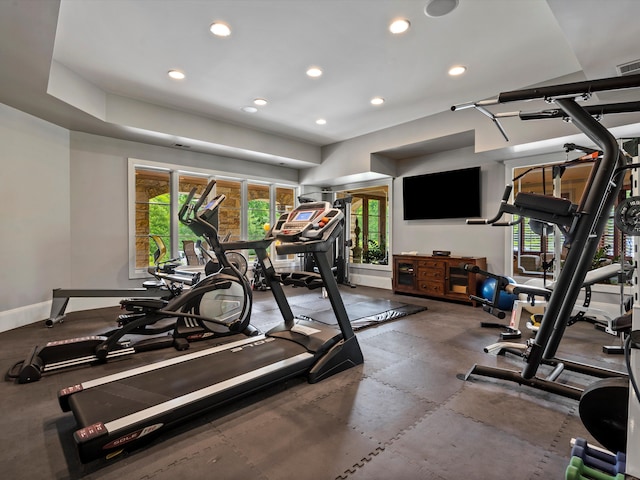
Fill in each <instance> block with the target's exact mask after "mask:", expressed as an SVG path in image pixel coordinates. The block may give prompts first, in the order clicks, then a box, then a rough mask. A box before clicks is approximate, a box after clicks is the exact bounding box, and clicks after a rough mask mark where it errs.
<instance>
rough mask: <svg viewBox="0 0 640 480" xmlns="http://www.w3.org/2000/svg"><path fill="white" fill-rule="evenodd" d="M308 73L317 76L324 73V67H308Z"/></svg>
mask: <svg viewBox="0 0 640 480" xmlns="http://www.w3.org/2000/svg"><path fill="white" fill-rule="evenodd" d="M307 75H309V76H310V77H313V78H316V77H319V76H320V75H322V69H321V68H320V67H309V68H308V69H307Z"/></svg>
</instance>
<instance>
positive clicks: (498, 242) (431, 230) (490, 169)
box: [393, 147, 510, 272]
mask: <svg viewBox="0 0 640 480" xmlns="http://www.w3.org/2000/svg"><path fill="white" fill-rule="evenodd" d="M475 166H480V167H481V173H480V179H481V180H480V181H481V189H480V191H481V195H482V207H481V214H482V217H485V218H490V217H493V216H494V215H495V213H496V212H497V211H498V205H499V203H500V199H501V197H502V191H503V189H504V185H505V176H504V166H503V165H502V163H498V162H496V161H495V160H493V159H492V158H490V156H487V155H483V154H475V153H474V152H473V148H472V147H468V148H463V149H458V150H452V151H449V152H443V153H438V154H434V155H429V156H426V157H419V158H414V159H411V160H403V161H400V162H398V178H396V179H395V180H394V183H393V253H395V254H399V253H401V252H411V251H417V252H419V253H425V254H430V253H431V252H432V251H433V250H449V251H451V254H452V255H456V256H470V257H486V258H487V264H488V265H487V266H488V269H489V270H490V271H496V272H504V268H505V264H507V262H506V260H505V258H506V256H507V252H508V251H509V250H508V249H505V239H507V238H508V233H509V232H510V229H505V228H497V227H490V226H485V225H467V224H466V222H465V219H443V220H404V219H403V212H402V193H403V192H402V177H404V176H411V175H421V174H424V173H433V172H441V171H445V170H456V169H460V168H468V167H475ZM459 195H464V192H460V191H456V186H455V185H446V186H443V194H442V201H443V202H446V201H447V198H448V196H459ZM507 230H508V231H509V232H508V231H507Z"/></svg>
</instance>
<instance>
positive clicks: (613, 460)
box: [571, 438, 627, 474]
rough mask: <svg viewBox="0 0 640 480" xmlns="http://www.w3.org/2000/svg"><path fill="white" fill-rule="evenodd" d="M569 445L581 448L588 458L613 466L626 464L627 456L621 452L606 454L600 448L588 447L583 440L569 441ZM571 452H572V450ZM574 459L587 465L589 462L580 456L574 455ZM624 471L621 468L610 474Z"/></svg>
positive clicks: (606, 452)
mask: <svg viewBox="0 0 640 480" xmlns="http://www.w3.org/2000/svg"><path fill="white" fill-rule="evenodd" d="M571 443H572V445H573V446H574V447H582V448H583V449H584V451H585V453H586V454H587V455H589V456H590V457H595V458H599V459H600V460H603V461H605V462H607V463H609V464H614V465H620V464H622V463H624V464H626V463H627V456H626V455H625V454H624V453H623V452H618V453H615V454H613V453H611V452H608V451H606V450H603V449H601V448H598V447H592V446H591V445H589V444H588V443H587V441H586V440H585V439H584V438H574V439H572V440H571ZM572 452H573V450H572ZM571 456H572V457H573V456H574V455H573V453H572V454H571ZM575 456H576V457H581V458H582V459H583V460H584V462H585V463H586V464H587V465H588V464H589V461H588V460H587V459H586V458H585V457H583V456H582V455H575ZM622 471H624V468H623V467H618V470H617V471H615V472H612V473H614V474H616V473H618V472H622Z"/></svg>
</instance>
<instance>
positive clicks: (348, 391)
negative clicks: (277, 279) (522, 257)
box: [0, 287, 624, 480]
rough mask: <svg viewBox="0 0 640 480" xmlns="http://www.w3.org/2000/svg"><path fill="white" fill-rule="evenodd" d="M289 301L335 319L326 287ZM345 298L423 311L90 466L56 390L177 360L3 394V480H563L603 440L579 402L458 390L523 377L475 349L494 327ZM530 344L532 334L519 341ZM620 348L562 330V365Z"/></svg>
mask: <svg viewBox="0 0 640 480" xmlns="http://www.w3.org/2000/svg"><path fill="white" fill-rule="evenodd" d="M285 291H286V293H287V295H288V296H289V300H290V303H291V305H292V308H293V310H294V313H296V314H302V315H307V316H310V317H313V312H314V311H322V310H326V309H327V308H329V301H328V300H327V299H323V298H322V297H321V295H320V291H319V290H314V291H307V290H303V289H300V288H292V287H285ZM341 292H342V296H343V299H344V302H345V303H346V304H351V303H356V302H363V301H367V299H381V298H386V299H390V300H397V301H400V302H405V303H411V304H418V305H424V306H426V307H427V310H425V311H423V312H420V313H417V314H414V315H411V316H407V317H403V318H399V319H395V320H391V321H388V322H386V323H383V324H380V325H377V326H373V327H369V328H366V329H363V330H360V331H358V333H357V338H358V340H359V343H360V345H361V348H362V350H363V353H364V357H365V362H364V364H363V365H360V366H358V367H356V368H352V369H350V370H348V371H345V372H342V373H340V374H338V375H335V376H333V377H331V378H329V379H327V380H324V381H322V382H320V383H317V384H308V383H306V382H305V381H304V380H303V379H300V380H291V381H288V382H286V383H285V384H283V385H279V386H277V387H273V388H270V389H269V390H268V391H266V392H262V393H260V394H255V395H253V396H252V397H250V398H247V399H244V400H242V401H239V402H237V403H235V404H233V405H230V406H228V407H226V408H224V409H221V410H218V411H215V412H210V413H207V414H206V415H203V416H201V417H200V418H196V419H194V420H192V421H188V422H185V423H184V424H183V425H181V426H180V427H178V428H176V429H174V430H173V431H171V432H168V433H166V434H164V435H163V436H162V437H160V439H159V440H157V441H155V442H154V443H152V444H150V445H148V446H146V447H144V448H142V449H140V450H137V451H135V452H132V453H130V454H128V455H126V456H121V457H118V458H115V459H113V460H110V461H99V462H94V463H93V464H88V465H82V464H81V463H80V462H79V460H78V458H77V453H76V451H75V448H74V444H73V440H72V434H73V431H74V430H75V422H74V419H73V417H72V415H71V414H69V413H64V412H62V411H61V409H60V407H59V406H58V402H57V393H58V391H59V390H60V389H61V388H63V387H67V386H69V385H73V384H75V383H79V382H82V381H86V380H89V379H92V378H96V377H99V376H103V375H105V374H108V373H113V372H116V371H121V370H125V369H129V368H132V367H134V366H138V365H142V364H145V363H149V362H153V361H157V360H160V359H163V358H168V357H171V356H176V355H180V354H181V352H176V351H175V350H169V349H167V350H161V351H156V352H148V353H143V354H138V355H135V356H132V357H130V358H127V359H123V360H119V361H114V362H112V363H109V364H106V365H101V366H95V367H83V368H80V369H76V370H74V371H66V372H62V373H57V374H52V375H49V376H46V377H44V378H42V379H41V380H40V381H38V382H35V383H31V384H25V385H18V384H15V383H13V382H9V381H6V382H3V383H2V384H1V385H0V405H1V406H2V412H3V415H2V416H1V419H0V443H1V445H2V449H1V450H0V467H1V469H2V476H3V478H10V479H24V478H37V479H67V478H71V479H75V478H89V479H118V480H123V479H172V480H175V479H199V478H217V479H224V480H230V479H242V480H248V479H269V480H281V479H282V480H284V479H295V480H304V479H309V480H323V479H350V480H356V479H362V480H365V479H366V480H373V479H380V480H389V479H394V480H404V479H406V480H416V479H434V480H460V479H468V480H474V479H506V478H509V479H510V480H520V479H522V480H529V479H536V480H537V479H559V478H564V472H565V469H566V467H567V465H568V462H569V454H570V450H571V448H570V440H571V438H574V437H582V438H586V439H587V440H588V441H589V442H591V443H594V444H596V442H595V441H594V440H593V439H592V437H591V436H590V435H589V434H588V432H587V431H586V430H585V429H584V427H583V426H582V423H581V421H580V418H579V416H578V404H577V402H576V401H575V400H570V399H567V398H563V397H560V396H557V395H554V394H550V393H545V392H541V391H539V390H534V389H532V388H530V387H526V386H520V385H518V384H516V383H511V382H506V381H501V380H496V379H491V378H486V377H477V376H471V377H470V378H469V379H468V380H466V381H465V380H464V375H465V374H466V373H467V372H468V370H469V369H470V368H471V367H472V366H473V365H474V364H476V363H478V364H483V365H494V366H507V367H509V368H512V369H517V370H519V369H520V368H521V365H522V360H521V359H520V358H518V357H515V356H509V355H505V356H495V355H489V354H487V353H484V351H483V348H484V347H485V346H486V345H488V344H491V343H493V342H495V341H497V340H498V333H499V331H498V330H495V329H488V328H481V327H480V322H481V321H487V322H493V321H495V320H496V319H495V318H494V317H490V316H488V315H487V314H486V313H484V312H483V311H482V310H481V309H480V308H472V307H470V306H467V305H461V304H456V303H449V302H439V301H435V300H428V299H421V298H416V297H409V296H400V295H393V294H392V293H391V292H390V291H386V290H379V289H373V288H367V287H357V288H355V289H352V288H348V287H341ZM254 293H255V299H254V300H255V301H254V308H253V323H254V325H256V326H257V327H259V328H260V329H261V330H263V331H264V330H267V329H268V328H270V327H271V326H273V325H276V324H278V322H279V321H280V320H281V317H280V315H279V313H278V310H277V308H276V305H275V303H274V301H273V298H272V296H271V293H270V292H268V291H267V292H254ZM117 313H118V310H117V309H115V308H107V309H100V310H93V311H86V312H75V313H72V314H70V315H69V316H68V317H67V318H66V320H65V321H64V322H63V323H62V324H59V325H56V326H55V327H53V328H50V329H47V328H45V327H44V322H43V321H42V322H38V323H35V324H33V325H30V326H27V327H22V328H20V329H16V330H12V331H9V332H4V333H2V334H0V346H1V349H0V352H1V353H0V360H1V362H2V364H3V365H4V366H5V367H6V368H9V366H10V365H12V364H13V363H14V362H16V361H18V360H22V359H23V358H24V357H25V356H26V354H27V352H28V350H30V349H31V347H33V346H34V345H38V344H39V345H42V344H43V343H44V342H46V341H49V340H59V339H63V338H69V337H75V336H84V335H89V334H95V333H99V332H101V331H103V330H106V329H108V328H111V327H112V326H113V325H114V322H113V320H114V318H115V315H116V314H117ZM528 337H529V335H528V334H526V332H525V335H524V337H523V339H521V340H519V341H521V342H523V341H524V340H526V338H528ZM615 341H616V339H615V338H614V337H611V336H609V335H607V334H606V333H603V332H601V331H598V330H596V329H594V328H593V325H591V324H589V323H587V322H579V323H578V324H576V325H574V326H571V327H569V328H568V330H567V333H566V334H565V337H564V339H563V342H562V345H561V347H560V352H559V353H561V354H562V356H564V357H568V358H573V359H576V360H578V361H582V362H587V363H593V364H598V365H602V366H607V367H609V368H615V369H619V370H622V369H624V368H623V364H624V361H623V358H622V357H621V356H611V355H609V356H607V355H605V354H603V353H602V349H601V346H602V345H604V344H610V343H614V342H615ZM202 345H204V344H203V343H201V344H199V345H198V346H193V347H192V349H193V348H201V346H202ZM202 348H204V347H202ZM560 381H562V382H566V383H571V384H575V385H579V386H580V385H582V386H584V385H588V384H589V383H591V382H593V381H595V379H593V378H590V377H585V376H581V375H578V374H567V376H566V377H564V376H563V377H561V379H560Z"/></svg>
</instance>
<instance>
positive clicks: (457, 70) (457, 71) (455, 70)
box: [449, 65, 467, 77]
mask: <svg viewBox="0 0 640 480" xmlns="http://www.w3.org/2000/svg"><path fill="white" fill-rule="evenodd" d="M466 71H467V67H465V66H463V65H456V66H455V67H451V68H450V69H449V75H451V76H454V77H455V76H456V75H462V74H463V73H464V72H466Z"/></svg>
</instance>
